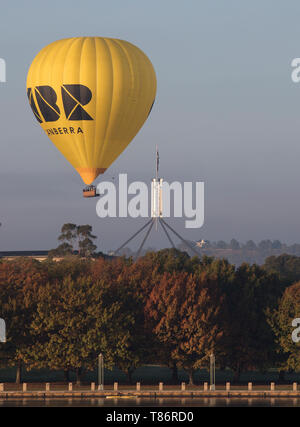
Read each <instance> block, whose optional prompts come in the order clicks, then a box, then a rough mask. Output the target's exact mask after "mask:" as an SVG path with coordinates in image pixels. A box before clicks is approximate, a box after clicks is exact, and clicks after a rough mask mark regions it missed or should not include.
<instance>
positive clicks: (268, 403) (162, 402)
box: [0, 398, 300, 408]
mask: <svg viewBox="0 0 300 427" xmlns="http://www.w3.org/2000/svg"><path fill="white" fill-rule="evenodd" d="M4 406H5V407H9V406H10V407H18V406H19V407H26V406H27V407H51V406H52V407H58V406H63V407H80V406H81V407H92V406H94V407H138V406H140V407H173V408H176V407H177V408H178V407H206V406H209V407H226V406H227V407H230V406H231V407H238V406H239V407H241V406H243V407H251V406H252V407H259V406H260V407H272V406H274V407H275V406H277V407H279V406H281V407H300V399H297V398H295V399H289V398H266V399H259V398H258V399H255V398H250V399H248V398H245V399H244V398H240V399H234V398H228V399H226V398H194V399H176V398H162V399H147V398H141V399H135V398H133V399H131V398H129V399H124V398H122V399H117V398H116V399H115V398H113V399H106V398H105V399H103V398H91V399H89V398H87V399H80V398H73V399H71V398H70V399H64V398H61V399H7V400H0V407H4Z"/></svg>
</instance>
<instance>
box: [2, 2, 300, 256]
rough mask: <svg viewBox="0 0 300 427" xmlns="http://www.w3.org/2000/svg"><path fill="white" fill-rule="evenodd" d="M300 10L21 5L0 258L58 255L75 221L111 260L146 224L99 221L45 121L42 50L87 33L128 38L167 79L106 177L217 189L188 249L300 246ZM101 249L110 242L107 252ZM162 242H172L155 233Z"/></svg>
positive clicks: (277, 5)
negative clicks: (39, 81) (298, 75)
mask: <svg viewBox="0 0 300 427" xmlns="http://www.w3.org/2000/svg"><path fill="white" fill-rule="evenodd" d="M299 17H300V3H299V1H296V0H289V2H283V1H277V0H253V1H251V2H249V1H241V0H227V1H224V0H219V1H212V0H205V1H204V0H203V1H202V0H186V1H183V0H182V1H177V0H160V1H159V0H151V1H146V0H107V1H101V0H85V1H84V2H83V1H76V0H73V1H69V0H64V1H57V0H52V1H51V2H49V3H48V2H41V1H34V0H27V1H26V2H20V1H16V0H11V1H10V2H6V4H5V6H4V5H2V7H1V13H0V57H1V58H4V59H5V60H6V62H7V83H6V84H3V83H2V84H0V126H1V128H0V132H1V139H0V141H1V142H0V221H1V222H2V223H3V227H2V229H1V230H0V250H14V249H48V248H51V247H54V246H56V236H57V234H58V231H59V228H60V226H61V225H62V224H63V223H64V222H69V221H71V222H75V223H80V224H84V223H90V224H92V225H93V226H94V230H95V234H97V235H98V236H99V237H100V238H101V239H99V249H102V250H107V249H111V248H115V247H116V246H118V243H119V242H122V241H123V240H125V239H126V238H127V236H128V235H129V234H130V233H131V232H133V231H134V230H135V228H136V227H138V226H140V225H141V224H143V221H144V220H142V219H141V220H133V219H127V220H126V219H118V220H112V219H105V220H103V219H101V220H100V219H99V218H98V217H97V216H96V209H95V205H96V201H95V200H89V201H86V200H83V199H82V197H81V189H82V182H81V179H80V177H79V176H78V175H77V174H76V172H74V171H73V169H72V168H71V167H70V166H69V164H68V163H67V162H66V161H65V159H64V158H63V157H62V156H61V155H60V153H59V152H57V151H56V149H55V147H54V146H53V145H52V143H51V142H50V141H49V140H48V139H47V137H46V136H45V135H44V133H43V132H42V130H41V129H40V128H39V126H38V124H37V122H36V121H35V119H34V118H33V115H32V112H31V110H30V108H29V106H28V102H27V98H26V88H25V81H26V74H27V70H28V67H29V65H30V63H31V61H32V59H33V58H34V56H35V55H36V53H38V51H39V50H40V49H41V48H42V47H43V46H44V45H46V44H48V43H51V42H52V41H54V40H57V39H60V38H64V37H71V36H82V35H97V36H108V37H117V38H121V39H125V40H128V41H130V42H132V43H134V44H136V45H137V46H139V47H140V48H141V49H142V50H144V51H145V52H146V54H147V55H148V56H149V57H150V59H151V61H152V63H153V65H154V67H155V70H156V73H157V79H158V95H157V101H156V104H155V106H154V108H153V111H152V114H151V116H150V118H149V120H148V121H147V123H146V124H145V126H144V127H143V129H142V130H141V131H140V133H139V134H138V135H137V137H136V138H135V139H134V141H133V142H132V144H131V145H130V146H129V148H128V149H127V150H126V151H125V152H124V153H123V154H122V155H121V156H120V158H119V159H118V160H117V161H116V162H115V163H114V165H113V166H112V167H111V169H110V170H108V171H107V174H106V176H105V175H104V176H103V177H102V178H101V179H110V178H111V177H112V176H115V175H117V174H118V173H126V172H127V173H128V174H129V179H130V180H150V179H151V177H152V174H153V169H154V165H153V159H154V150H155V144H158V145H159V149H160V156H161V175H162V176H163V177H164V178H165V179H166V180H170V181H172V180H175V179H177V180H180V181H182V180H193V181H201V180H203V181H204V182H205V191H206V192H205V197H206V199H205V225H204V227H203V228H201V229H200V230H185V229H184V221H183V220H180V219H177V220H174V221H172V224H173V225H175V226H176V228H177V229H178V230H179V231H180V232H181V233H182V234H184V235H185V236H186V238H189V239H198V238H205V239H209V240H221V239H223V240H230V239H231V238H232V237H234V238H236V239H238V240H240V241H246V240H248V239H253V240H256V241H257V240H261V239H266V238H270V239H276V238H278V239H280V240H282V241H286V242H288V243H292V242H300V227H299V218H300V198H299V182H300V168H299V161H300V83H299V84H298V85H297V84H295V83H293V82H292V81H291V66H290V64H291V61H292V59H293V58H295V57H300V25H299ZM100 240H101V241H100ZM149 244H151V245H158V246H164V245H165V244H167V242H166V240H164V239H162V238H160V237H159V235H155V234H153V238H152V240H151V241H150V242H149Z"/></svg>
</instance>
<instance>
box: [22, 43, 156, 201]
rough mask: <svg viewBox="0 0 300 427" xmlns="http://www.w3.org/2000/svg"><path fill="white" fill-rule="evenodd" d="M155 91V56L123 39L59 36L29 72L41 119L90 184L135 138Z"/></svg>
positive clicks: (32, 99)
mask: <svg viewBox="0 0 300 427" xmlns="http://www.w3.org/2000/svg"><path fill="white" fill-rule="evenodd" d="M155 95H156V77H155V71H154V68H153V66H152V64H151V62H150V60H149V58H148V57H147V56H146V55H145V54H144V53H143V52H142V51H141V50H140V49H139V48H138V47H136V46H134V45H133V44H131V43H129V42H127V41H123V40H118V39H111V38H104V37H74V38H69V39H63V40H58V41H56V42H54V43H51V44H50V45H48V46H46V47H44V48H43V49H42V50H41V51H40V52H39V53H38V55H37V56H36V57H35V58H34V60H33V62H32V64H31V66H30V68H29V71H28V76H27V96H28V99H29V103H30V105H31V108H32V111H33V113H34V115H35V117H36V119H37V120H38V122H39V123H40V125H41V127H42V128H43V130H44V131H45V132H46V134H47V135H48V136H49V138H50V139H51V141H52V142H53V143H54V145H55V146H56V147H57V148H58V149H59V151H60V152H61V153H62V154H63V155H64V156H65V158H66V159H67V160H68V161H69V162H70V163H71V165H72V166H73V167H74V168H75V169H76V170H77V172H78V173H79V174H80V176H81V178H82V180H83V181H84V182H85V184H87V185H90V184H92V182H93V181H94V180H95V179H96V178H97V176H98V175H99V174H101V173H103V172H104V171H105V170H106V169H107V168H108V167H109V166H110V165H111V164H112V163H113V162H114V161H115V160H116V158H117V157H118V156H119V155H120V154H121V153H122V151H123V150H124V149H125V148H126V147H127V145H128V144H129V143H130V142H131V140H132V139H133V138H134V137H135V135H136V134H137V132H138V131H139V129H140V128H141V127H142V125H143V123H144V122H145V120H146V119H147V117H148V115H149V113H150V111H151V108H152V106H153V103H154V100H155ZM91 188H92V187H91ZM86 194H88V193H86Z"/></svg>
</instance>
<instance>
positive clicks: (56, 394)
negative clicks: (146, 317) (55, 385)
mask: <svg viewBox="0 0 300 427" xmlns="http://www.w3.org/2000/svg"><path fill="white" fill-rule="evenodd" d="M172 397H173V398H182V399H184V398H190V399H191V398H192V399H193V398H195V399H196V398H226V399H228V398H253V397H255V398H300V391H288V390H286V391H283V390H282V391H280V390H277V391H276V390H274V391H270V390H264V391H262V390H261V391H246V390H235V391H225V390H224V391H221V390H220V391H200V390H199V391H186V392H183V391H157V392H155V391H149V392H147V391H144V392H143V391H141V392H132V391H128V392H126V391H124V392H113V391H107V392H106V391H4V392H0V400H2V399H4V400H5V399H26V398H39V399H49V398H52V399H53V398H55V399H56V398H106V399H122V398H127V399H130V398H131V399H137V398H152V399H161V398H172Z"/></svg>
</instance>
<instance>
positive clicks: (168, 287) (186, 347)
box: [145, 272, 225, 384]
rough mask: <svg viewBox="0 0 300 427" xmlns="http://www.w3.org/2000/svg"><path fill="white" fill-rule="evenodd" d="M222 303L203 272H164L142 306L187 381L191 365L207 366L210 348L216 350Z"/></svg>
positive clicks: (213, 281)
mask: <svg viewBox="0 0 300 427" xmlns="http://www.w3.org/2000/svg"><path fill="white" fill-rule="evenodd" d="M223 304H224V296H223V295H222V293H221V292H220V289H219V287H218V283H217V281H216V280H214V279H213V278H212V277H209V276H208V275H207V274H205V273H202V274H200V275H198V276H196V275H193V274H188V273H186V272H174V273H165V274H164V275H163V276H162V278H161V280H160V281H159V282H158V283H157V284H156V285H155V286H154V288H153V290H152V292H151V294H150V296H149V299H148V301H147V304H146V308H145V310H146V315H147V318H148V321H149V322H150V323H151V324H152V326H153V332H154V334H155V335H156V336H157V338H158V340H159V341H160V343H161V344H162V346H163V348H164V350H165V351H166V352H167V355H168V357H169V358H170V359H171V360H174V361H176V363H177V364H178V366H180V367H182V368H183V369H185V370H186V371H187V372H188V374H189V380H190V383H191V384H193V373H194V371H195V369H199V368H201V367H204V366H207V361H208V357H209V354H210V352H211V351H212V350H214V351H216V350H217V346H218V340H219V339H220V337H221V336H222V326H221V319H222V316H224V313H225V310H224V305H223Z"/></svg>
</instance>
